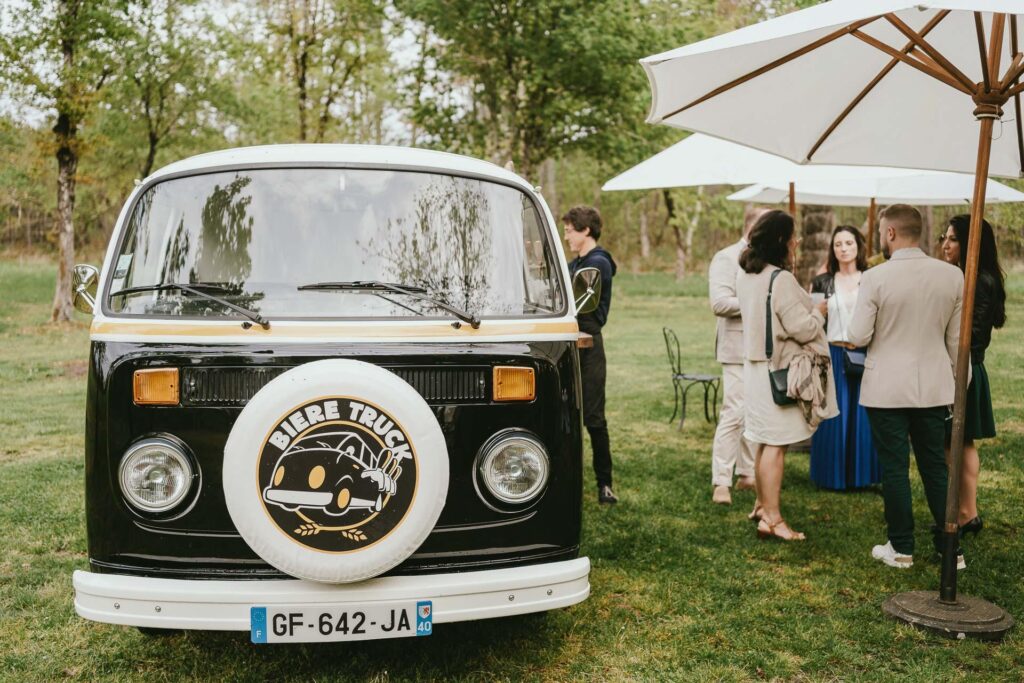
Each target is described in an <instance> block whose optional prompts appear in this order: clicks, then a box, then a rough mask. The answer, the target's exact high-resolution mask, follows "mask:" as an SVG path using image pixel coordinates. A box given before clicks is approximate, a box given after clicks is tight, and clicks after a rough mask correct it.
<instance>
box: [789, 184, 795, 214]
mask: <svg viewBox="0 0 1024 683" xmlns="http://www.w3.org/2000/svg"><path fill="white" fill-rule="evenodd" d="M789 215H790V216H792V217H793V220H796V183H790V184H789Z"/></svg>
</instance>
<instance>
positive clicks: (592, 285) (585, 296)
mask: <svg viewBox="0 0 1024 683" xmlns="http://www.w3.org/2000/svg"><path fill="white" fill-rule="evenodd" d="M572 296H573V299H575V300H576V313H577V314H579V313H593V312H594V310H596V309H597V305H598V304H599V303H600V302H601V271H599V270H598V269H597V268H580V269H579V270H577V271H576V274H575V275H573V277H572Z"/></svg>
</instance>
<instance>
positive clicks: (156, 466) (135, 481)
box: [118, 439, 193, 512]
mask: <svg viewBox="0 0 1024 683" xmlns="http://www.w3.org/2000/svg"><path fill="white" fill-rule="evenodd" d="M192 475H193V470H192V465H191V463H189V459H188V458H187V457H186V456H185V453H184V452H183V451H182V450H181V447H180V446H178V445H176V444H174V443H172V442H171V441H168V440H167V439H146V440H145V441H140V442H139V443H137V444H135V445H133V446H132V447H131V448H129V449H128V452H127V453H125V456H124V458H122V460H121V467H120V470H119V476H118V478H119V479H120V481H121V491H122V492H123V493H124V495H125V497H126V498H127V499H128V502H129V503H131V504H132V505H133V506H135V507H137V508H138V509H140V510H143V511H144V512H166V511H167V510H170V509H171V508H173V507H174V506H175V505H177V504H178V503H180V502H181V501H182V500H183V499H184V498H185V496H186V495H187V494H188V490H189V487H190V485H191V483H192Z"/></svg>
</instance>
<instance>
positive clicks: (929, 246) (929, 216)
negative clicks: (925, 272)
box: [921, 206, 936, 254]
mask: <svg viewBox="0 0 1024 683" xmlns="http://www.w3.org/2000/svg"><path fill="white" fill-rule="evenodd" d="M923 218H924V220H923V221H922V223H924V225H923V229H922V230H921V244H922V245H923V246H924V253H926V254H935V244H936V243H935V241H934V239H933V238H932V231H933V229H934V226H935V212H934V210H933V209H932V207H930V206H926V207H924V216H923Z"/></svg>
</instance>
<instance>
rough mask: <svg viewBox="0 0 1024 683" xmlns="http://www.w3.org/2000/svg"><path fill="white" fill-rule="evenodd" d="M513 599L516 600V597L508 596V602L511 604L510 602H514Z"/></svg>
mask: <svg viewBox="0 0 1024 683" xmlns="http://www.w3.org/2000/svg"><path fill="white" fill-rule="evenodd" d="M515 599H516V596H514V595H510V596H508V601H509V602H512V601H513V600H515Z"/></svg>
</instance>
